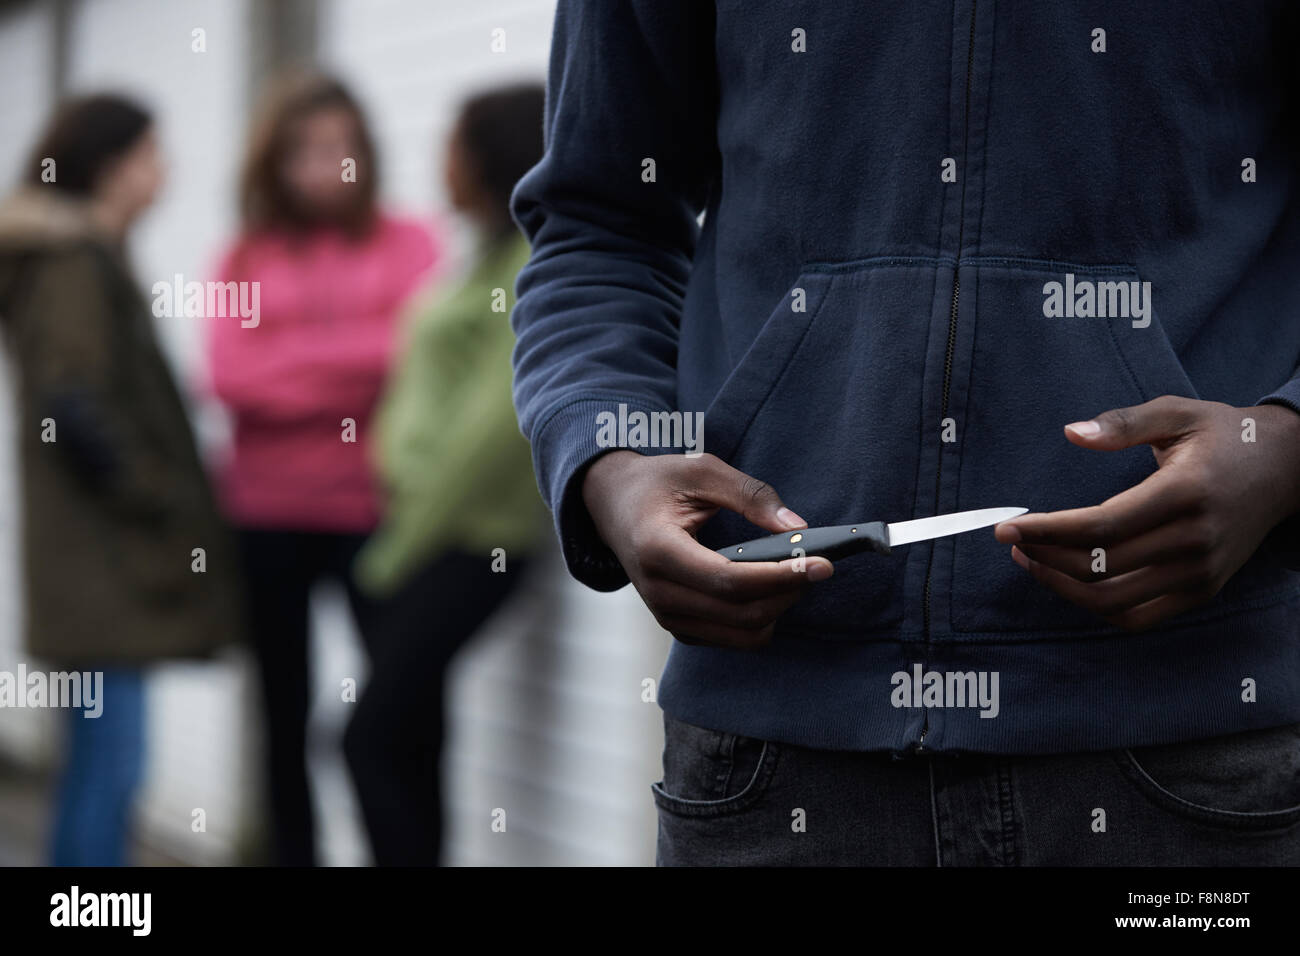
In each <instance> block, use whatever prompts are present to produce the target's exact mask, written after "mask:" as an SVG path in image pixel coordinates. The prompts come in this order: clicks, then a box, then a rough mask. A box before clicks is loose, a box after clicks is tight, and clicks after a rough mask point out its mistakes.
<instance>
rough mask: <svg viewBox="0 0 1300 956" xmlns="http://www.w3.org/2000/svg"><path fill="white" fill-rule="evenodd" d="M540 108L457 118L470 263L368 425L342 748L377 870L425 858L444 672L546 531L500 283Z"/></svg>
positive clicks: (513, 94)
mask: <svg viewBox="0 0 1300 956" xmlns="http://www.w3.org/2000/svg"><path fill="white" fill-rule="evenodd" d="M543 97H544V91H543V88H542V86H541V85H540V84H528V85H517V86H510V87H507V88H502V89H498V90H494V91H491V92H488V93H484V94H482V95H479V96H476V97H474V98H472V99H470V100H469V101H468V102H467V103H466V104H465V105H464V106H463V107H462V109H461V111H460V114H459V117H458V119H457V122H456V124H455V126H454V128H453V132H452V134H451V136H450V139H449V141H448V144H447V152H446V186H447V190H448V193H449V195H450V200H451V204H452V206H453V207H454V208H455V209H456V210H457V211H458V212H460V213H461V214H463V215H464V216H466V217H467V218H468V219H469V220H470V221H471V222H472V223H473V225H474V227H475V231H476V234H477V247H476V250H475V255H474V257H473V261H472V263H471V265H470V268H469V270H468V272H467V274H466V276H465V277H464V279H463V280H462V281H461V282H459V283H458V284H456V285H455V287H454V288H451V289H441V288H440V289H439V290H437V291H436V292H435V294H434V295H433V296H432V297H430V298H428V299H426V300H425V301H423V302H421V303H420V305H419V307H418V308H417V309H415V310H414V311H413V312H412V319H411V321H410V323H409V325H408V327H407V330H406V341H405V343H404V345H403V347H402V348H401V349H399V354H400V355H401V359H400V362H399V366H398V368H397V369H396V371H395V373H394V377H393V379H392V380H391V382H390V383H389V386H388V388H387V390H386V393H385V396H384V398H383V400H382V402H381V404H380V408H379V412H378V416H377V419H376V423H375V432H374V458H375V462H376V468H377V470H378V473H379V476H380V479H381V482H380V483H381V487H382V490H383V493H384V496H385V517H384V520H383V522H382V524H381V525H380V527H379V529H378V531H376V533H375V534H374V535H373V536H372V537H371V539H370V541H369V542H368V543H367V545H366V546H365V548H364V549H363V550H362V551H361V553H360V554H359V555H358V558H357V561H356V565H355V575H356V579H357V581H358V583H359V584H360V586H361V587H362V588H363V589H364V590H365V591H367V592H369V593H370V594H371V595H373V596H374V597H375V598H376V599H377V600H379V601H380V602H381V605H380V608H379V610H378V611H377V613H376V622H377V623H376V627H375V634H376V638H375V644H374V654H373V668H372V671H371V677H370V682H369V684H368V685H367V687H366V690H365V692H364V694H363V695H362V699H361V701H360V703H359V704H358V707H357V712H356V714H355V715H354V717H353V720H352V721H351V722H350V724H349V726H348V731H347V735H346V738H345V741H344V748H345V751H346V753H347V756H348V761H349V763H350V765H351V769H352V773H353V778H354V780H355V781H356V784H357V789H358V794H359V797H360V803H361V807H362V811H363V814H364V816H365V819H366V827H367V830H368V831H369V834H370V840H371V845H372V848H373V851H374V856H375V862H376V863H378V864H381V865H391V864H396V865H421V864H423V865H435V864H436V863H437V862H438V856H439V852H440V842H441V801H440V789H439V783H438V762H439V759H440V752H441V743H442V724H443V684H444V676H445V674H446V670H447V667H448V664H449V663H450V660H451V658H452V656H453V655H454V654H455V652H456V651H457V650H458V649H459V648H460V647H461V646H462V645H463V644H464V643H465V642H466V641H467V640H468V639H469V638H470V637H472V636H473V634H474V632H475V631H476V630H477V629H478V628H479V626H480V625H481V624H482V623H483V622H484V621H485V620H486V619H487V618H488V617H489V616H490V615H491V614H492V612H493V611H495V610H496V609H497V608H498V607H499V606H500V605H501V603H502V602H503V601H504V600H505V598H506V597H507V596H508V595H509V594H510V593H511V591H512V590H513V589H514V587H515V585H516V583H517V582H518V581H519V580H520V577H521V574H522V572H523V570H524V569H525V568H526V567H527V566H528V565H529V563H530V557H531V555H532V553H533V552H534V551H535V549H536V548H537V546H538V544H539V542H540V540H541V535H542V533H543V532H544V529H545V527H546V508H545V506H544V505H543V503H542V500H541V497H540V495H539V494H538V491H537V485H536V481H535V479H534V478H533V470H532V464H531V458H530V451H529V447H528V442H527V441H526V440H525V439H524V437H523V435H522V434H521V433H520V431H519V425H518V423H517V421H516V418H515V411H514V405H513V402H512V398H511V366H510V353H511V350H512V348H513V347H514V333H513V332H512V330H511V328H510V309H511V307H512V306H513V304H514V281H515V274H516V273H517V272H518V271H519V269H520V268H521V267H522V266H523V264H524V262H525V261H527V259H528V254H529V249H528V244H527V242H526V241H525V239H524V238H523V236H522V235H521V234H520V233H519V231H518V230H517V229H516V227H515V224H514V222H513V221H512V220H511V218H510V213H509V199H510V192H511V190H512V189H513V188H514V184H515V183H516V182H517V181H518V179H519V178H520V177H521V176H522V175H523V174H524V173H525V172H527V170H528V169H529V168H530V167H532V166H533V165H534V164H535V163H536V162H537V161H538V160H539V159H540V158H541V155H542V133H541V128H542V127H541V124H542V109H543Z"/></svg>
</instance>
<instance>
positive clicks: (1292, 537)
mask: <svg viewBox="0 0 1300 956" xmlns="http://www.w3.org/2000/svg"><path fill="white" fill-rule="evenodd" d="M1255 404H1256V405H1284V406H1285V407H1287V408H1289V409H1291V411H1293V412H1295V413H1296V414H1297V415H1300V378H1293V379H1291V381H1289V382H1287V383H1286V384H1285V385H1283V386H1282V387H1281V388H1279V389H1278V390H1277V391H1275V392H1273V393H1271V394H1269V395H1265V396H1264V397H1263V398H1261V399H1260V400H1259V401H1257V402H1256V403H1255ZM1259 550H1260V553H1261V554H1263V555H1266V556H1267V557H1268V558H1270V559H1271V560H1273V561H1276V562H1277V563H1278V564H1281V565H1282V566H1283V567H1286V568H1290V569H1291V570H1293V571H1300V515H1292V516H1291V517H1290V518H1287V519H1286V520H1284V521H1283V522H1282V523H1281V524H1279V525H1278V526H1277V527H1275V528H1274V529H1273V530H1272V531H1270V532H1269V533H1268V535H1267V536H1266V537H1265V538H1264V542H1263V544H1261V545H1260V549H1259Z"/></svg>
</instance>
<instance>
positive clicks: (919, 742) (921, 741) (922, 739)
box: [916, 725, 930, 753]
mask: <svg viewBox="0 0 1300 956" xmlns="http://www.w3.org/2000/svg"><path fill="white" fill-rule="evenodd" d="M929 732H930V728H929V726H928V725H927V726H925V727H922V728H921V737H920V739H919V740H917V742H916V753H920V752H921V751H922V750H924V749H925V735H926V734H928V733H929Z"/></svg>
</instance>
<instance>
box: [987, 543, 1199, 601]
mask: <svg viewBox="0 0 1300 956" xmlns="http://www.w3.org/2000/svg"><path fill="white" fill-rule="evenodd" d="M1011 557H1012V559H1013V560H1015V562H1016V563H1017V564H1019V565H1020V566H1021V567H1022V568H1024V569H1025V570H1026V571H1028V572H1029V573H1030V574H1032V575H1033V576H1034V578H1035V579H1036V580H1037V581H1038V582H1039V583H1040V584H1042V585H1043V586H1044V587H1047V588H1050V589H1051V590H1052V591H1055V592H1056V593H1057V594H1059V595H1060V596H1061V597H1063V598H1065V599H1066V600H1067V601H1069V602H1070V603H1072V604H1077V605H1079V606H1080V607H1083V608H1086V609H1088V610H1089V611H1092V612H1093V613H1095V614H1098V615H1100V616H1102V617H1110V616H1112V615H1115V614H1120V613H1123V612H1124V611H1127V610H1129V609H1130V608H1134V607H1137V606H1138V605H1139V604H1144V603H1146V602H1147V601H1151V600H1154V599H1155V598H1158V597H1161V596H1163V595H1165V594H1171V593H1173V592H1175V591H1179V590H1181V589H1182V588H1183V587H1185V586H1186V585H1187V582H1188V581H1189V579H1190V577H1191V572H1190V569H1188V568H1185V567H1183V566H1181V565H1168V564H1163V565H1155V566H1154V567H1146V568H1140V569H1139V570H1137V571H1130V572H1129V573H1128V574H1121V575H1118V576H1117V577H1113V578H1106V579H1104V580H1101V581H1096V582H1093V583H1091V584H1084V583H1083V582H1081V581H1076V580H1075V579H1074V578H1072V577H1070V576H1069V575H1068V574H1062V573H1061V572H1060V571H1057V570H1056V569H1055V568H1049V567H1047V566H1046V565H1044V564H1041V563H1039V562H1038V561H1035V560H1033V559H1032V558H1030V557H1029V556H1027V555H1026V554H1025V553H1024V552H1023V551H1021V550H1020V549H1019V548H1012V549H1011Z"/></svg>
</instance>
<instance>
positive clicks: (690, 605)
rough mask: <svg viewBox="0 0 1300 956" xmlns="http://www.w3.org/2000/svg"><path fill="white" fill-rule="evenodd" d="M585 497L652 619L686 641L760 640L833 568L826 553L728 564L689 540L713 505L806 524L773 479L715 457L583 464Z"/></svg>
mask: <svg viewBox="0 0 1300 956" xmlns="http://www.w3.org/2000/svg"><path fill="white" fill-rule="evenodd" d="M582 497H583V501H584V502H585V503H586V505H587V510H588V511H589V512H590V514H591V517H592V520H593V521H594V522H595V524H596V530H597V531H598V532H599V533H600V536H601V538H602V539H603V540H604V542H605V543H606V544H607V545H608V546H609V548H610V549H611V550H612V551H613V552H614V554H615V555H616V556H617V557H618V560H619V562H620V563H621V564H622V565H623V570H624V571H625V572H626V573H627V576H628V578H630V579H631V581H632V585H633V587H635V588H636V589H637V591H638V593H640V595H641V598H642V599H643V600H644V601H645V603H646V605H647V606H648V607H649V608H650V611H651V612H652V613H653V614H654V616H655V619H656V620H657V621H658V622H659V624H660V625H661V626H662V627H663V628H664V629H665V630H667V631H669V632H670V633H671V634H672V635H673V636H674V637H676V638H677V639H678V640H679V641H682V642H683V643H686V644H711V645H716V646H720V647H739V648H752V647H759V646H761V645H764V644H767V643H769V642H770V641H771V639H772V631H773V629H774V627H775V622H776V619H777V617H778V616H780V615H781V614H782V613H783V612H784V611H785V610H786V609H787V608H789V607H790V606H791V605H792V604H794V603H795V602H796V601H798V600H799V598H800V597H802V595H803V592H804V589H805V588H806V587H807V586H808V585H809V584H810V583H815V582H817V581H824V580H826V578H829V577H830V576H831V574H832V573H833V572H834V568H833V567H832V566H831V563H830V561H828V560H826V559H825V558H799V559H795V558H793V557H792V558H791V559H789V560H786V561H781V562H775V561H755V562H732V561H729V560H727V559H726V558H724V557H723V556H722V555H720V554H718V553H717V552H715V551H711V550H709V549H708V548H706V547H704V546H703V545H702V544H700V543H699V542H698V541H696V539H695V535H696V532H697V531H698V530H699V528H700V526H701V525H702V524H704V522H705V521H707V520H708V519H709V518H710V517H712V516H713V515H714V514H715V513H716V512H717V511H718V509H719V508H728V509H730V510H731V511H735V512H737V513H738V514H741V515H743V516H744V517H745V518H746V520H748V521H750V522H751V523H753V524H756V525H758V526H759V527H760V528H765V529H766V530H768V531H770V532H772V533H774V534H775V533H779V532H782V531H796V530H798V529H800V528H805V527H807V523H806V522H805V521H804V520H803V519H802V518H800V517H799V516H798V515H797V514H795V513H794V512H793V511H791V510H790V509H788V508H786V507H785V506H784V505H783V504H782V503H781V499H780V498H779V497H777V494H776V491H775V490H773V488H772V487H771V486H770V485H767V484H764V483H763V482H761V481H759V480H758V479H756V478H751V477H750V476H749V475H746V474H745V473H744V472H741V471H737V470H736V469H735V468H732V467H731V466H730V465H728V464H727V463H726V462H724V461H722V459H720V458H717V457H716V456H714V455H700V456H698V457H693V458H688V457H686V456H685V455H640V454H638V453H636V452H634V451H628V450H625V449H624V450H619V451H612V452H608V453H607V454H605V455H603V456H601V457H600V458H598V459H596V461H595V462H593V463H592V465H591V467H590V468H588V469H587V474H586V476H585V477H584V479H583V484H582ZM801 567H802V570H800V568H801Z"/></svg>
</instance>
